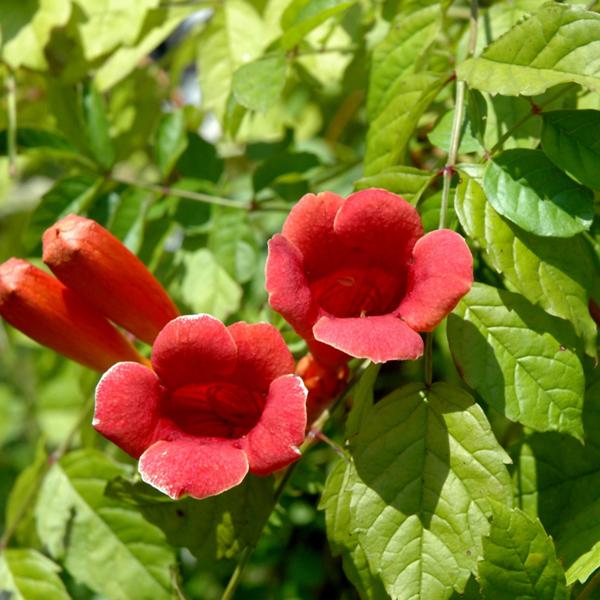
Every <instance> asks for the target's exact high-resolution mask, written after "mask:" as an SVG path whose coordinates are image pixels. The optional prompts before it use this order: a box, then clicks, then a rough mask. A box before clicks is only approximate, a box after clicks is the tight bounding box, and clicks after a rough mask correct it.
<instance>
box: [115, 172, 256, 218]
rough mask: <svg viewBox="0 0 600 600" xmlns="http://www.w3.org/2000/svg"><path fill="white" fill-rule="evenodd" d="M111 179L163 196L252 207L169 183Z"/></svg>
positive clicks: (232, 206) (238, 206) (123, 178)
mask: <svg viewBox="0 0 600 600" xmlns="http://www.w3.org/2000/svg"><path fill="white" fill-rule="evenodd" d="M110 179H112V180H113V181H116V182H117V183H124V184H125V185H131V186H133V187H137V188H140V189H142V190H148V191H149V192H155V193H156V194H162V195H163V196H177V197H178V198H187V199H188V200H196V201H197V202H206V203H207V204H217V205H219V206H229V207H231V208H239V209H241V210H249V209H250V208H251V207H250V205H249V204H244V203H241V202H236V201H235V200H231V199H230V198H222V197H221V196H211V195H210V194H203V193H201V192H192V191H191V190H182V189H179V188H174V187H170V186H167V185H159V184H155V183H146V182H145V181H139V180H137V179H133V178H130V177H122V176H118V177H117V176H115V175H111V176H110Z"/></svg>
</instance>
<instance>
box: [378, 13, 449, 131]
mask: <svg viewBox="0 0 600 600" xmlns="http://www.w3.org/2000/svg"><path fill="white" fill-rule="evenodd" d="M441 25H442V11H441V7H440V5H439V4H432V5H431V6H425V7H424V8H419V9H417V10H415V11H414V12H406V11H402V12H401V13H399V14H398V15H397V16H396V18H395V19H394V22H393V23H392V24H391V27H390V31H389V33H388V34H387V36H386V37H385V38H384V39H383V41H381V42H380V43H379V44H378V45H377V46H375V48H374V49H373V58H372V66H371V73H370V76H369V93H368V96H367V114H368V116H369V120H370V121H372V120H373V119H375V118H376V117H377V115H379V114H380V113H381V111H382V110H383V109H384V108H385V107H386V106H387V105H388V104H389V102H390V100H391V98H392V94H393V93H394V90H395V89H397V88H396V84H397V82H398V81H399V80H400V79H402V78H403V77H405V76H406V75H408V74H410V73H413V72H414V71H415V69H416V67H417V65H418V61H419V59H421V58H422V56H423V54H424V53H425V52H426V51H427V49H428V48H429V47H430V46H431V44H432V43H433V42H434V40H435V37H436V35H437V34H438V32H439V30H440V28H441Z"/></svg>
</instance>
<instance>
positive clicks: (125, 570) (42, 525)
mask: <svg viewBox="0 0 600 600" xmlns="http://www.w3.org/2000/svg"><path fill="white" fill-rule="evenodd" d="M126 472H127V470H126V469H125V468H124V467H123V466H120V465H117V464H116V463H114V462H113V461H111V460H110V459H108V458H106V457H105V456H103V455H102V454H100V453H99V452H97V451H93V450H81V451H77V452H73V453H71V454H68V455H67V456H65V457H64V458H62V459H61V460H60V461H59V462H57V463H56V464H55V465H54V466H53V467H52V469H51V470H50V472H49V473H48V475H47V476H46V478H45V479H44V483H43V485H42V488H41V490H40V495H39V498H38V502H37V506H36V517H37V525H38V534H39V536H40V539H41V540H42V542H43V543H44V545H45V546H46V547H47V548H48V550H49V552H50V554H51V555H52V556H53V557H54V558H56V559H57V560H59V561H60V562H62V563H63V564H64V566H65V568H66V569H67V570H68V571H69V573H71V574H72V575H73V576H74V577H76V578H77V579H78V580H80V581H82V582H84V583H85V584H86V585H88V586H89V587H90V588H91V589H92V590H95V591H96V592H97V593H98V594H102V595H104V596H106V597H108V598H113V599H115V600H129V599H130V598H135V597H137V598H156V599H157V600H158V599H162V598H164V599H165V600H168V599H170V598H171V569H173V568H174V565H175V557H174V554H173V551H172V550H171V549H170V548H169V546H168V545H167V543H166V540H165V538H164V535H163V534H162V532H161V531H160V530H159V529H158V528H157V527H155V526H153V525H151V524H150V523H148V522H147V521H146V520H144V518H143V517H142V515H141V514H140V513H139V511H137V510H136V509H135V508H133V507H131V506H129V505H127V504H125V503H123V502H119V501H116V500H113V499H110V498H108V497H106V496H105V495H104V488H105V487H106V484H107V483H108V482H109V481H110V480H111V479H113V478H114V477H117V476H119V475H124V474H125V473H126Z"/></svg>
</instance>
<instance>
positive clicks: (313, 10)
mask: <svg viewBox="0 0 600 600" xmlns="http://www.w3.org/2000/svg"><path fill="white" fill-rule="evenodd" d="M355 1H356V0H350V1H348V2H343V1H340V0H292V2H290V4H289V5H288V6H287V8H286V9H285V11H284V12H283V14H282V15H281V29H282V30H283V36H282V38H281V45H282V47H283V48H284V49H285V50H290V49H292V48H293V47H294V46H297V45H298V44H299V43H300V42H301V41H302V40H303V39H304V38H305V37H306V36H307V35H308V34H309V33H310V32H311V31H312V30H313V29H316V28H317V27H318V26H319V25H321V23H324V22H325V21H327V19H330V18H331V17H333V16H335V15H337V14H339V13H341V12H343V11H345V10H346V9H347V8H349V7H350V6H352V5H353V4H354V3H355Z"/></svg>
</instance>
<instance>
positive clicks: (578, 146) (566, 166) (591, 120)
mask: <svg viewBox="0 0 600 600" xmlns="http://www.w3.org/2000/svg"><path fill="white" fill-rule="evenodd" d="M543 119H544V127H543V129H542V146H543V148H544V152H545V153H546V156H548V158H549V159H550V160H551V161H552V162H553V163H554V164H555V165H557V166H558V167H560V168H561V169H563V170H564V171H566V172H567V173H569V175H571V176H572V177H574V178H575V179H577V180H578V181H580V182H581V183H583V184H584V185H587V186H589V187H591V188H592V189H595V190H600V177H599V176H598V172H597V171H596V165H597V164H598V159H599V157H600V146H599V143H598V139H599V138H600V111H597V110H555V111H550V112H547V113H544V115H543Z"/></svg>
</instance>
